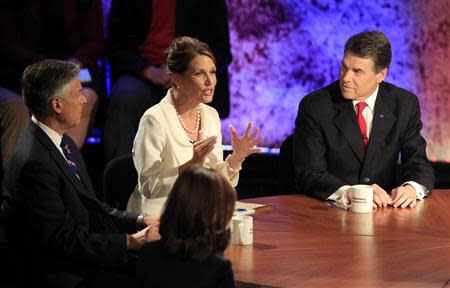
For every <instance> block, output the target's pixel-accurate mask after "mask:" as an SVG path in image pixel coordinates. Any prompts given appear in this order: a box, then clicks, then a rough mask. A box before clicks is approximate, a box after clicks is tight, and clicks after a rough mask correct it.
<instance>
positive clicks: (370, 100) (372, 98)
mask: <svg viewBox="0 0 450 288" xmlns="http://www.w3.org/2000/svg"><path fill="white" fill-rule="evenodd" d="M379 88H380V85H377V88H376V89H375V91H374V92H373V93H372V94H371V95H370V96H369V98H367V99H366V100H363V101H364V102H366V103H367V107H369V108H370V110H371V111H374V108H375V101H376V100H377V95H378V89H379ZM359 102H362V101H361V100H353V107H356V104H358V103H359ZM355 109H356V108H355Z"/></svg>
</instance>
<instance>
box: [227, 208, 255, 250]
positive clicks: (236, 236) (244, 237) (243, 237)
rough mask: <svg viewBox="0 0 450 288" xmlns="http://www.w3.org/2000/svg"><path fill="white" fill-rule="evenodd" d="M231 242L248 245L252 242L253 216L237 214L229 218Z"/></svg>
mask: <svg viewBox="0 0 450 288" xmlns="http://www.w3.org/2000/svg"><path fill="white" fill-rule="evenodd" d="M231 228H232V229H231V231H232V233H231V243H233V244H239V245H250V244H252V243H253V217H252V216H247V215H239V216H234V217H233V218H231Z"/></svg>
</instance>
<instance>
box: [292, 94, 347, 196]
mask: <svg viewBox="0 0 450 288" xmlns="http://www.w3.org/2000/svg"><path fill="white" fill-rule="evenodd" d="M317 112H318V111H315V110H314V108H313V107H312V105H310V104H309V103H308V102H307V97H305V98H304V99H303V100H302V101H301V103H300V106H299V110H298V115H297V119H296V122H295V130H294V147H293V164H294V172H295V183H296V187H297V192H299V193H304V194H309V195H311V196H313V197H316V198H319V199H322V200H326V199H327V198H328V197H329V196H330V195H331V194H333V193H334V192H335V191H336V190H337V189H339V187H341V186H344V185H346V184H348V183H345V182H344V181H343V180H341V179H339V178H337V177H336V176H335V175H333V174H330V173H329V172H328V171H327V161H326V153H327V151H326V143H325V140H324V137H323V135H322V131H321V127H320V123H319V119H318V116H317V115H318V114H319V113H317Z"/></svg>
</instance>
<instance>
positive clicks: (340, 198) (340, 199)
mask: <svg viewBox="0 0 450 288" xmlns="http://www.w3.org/2000/svg"><path fill="white" fill-rule="evenodd" d="M351 187H352V186H350V185H344V186H341V187H340V188H339V189H338V190H336V192H334V193H333V194H331V195H330V196H329V197H328V199H327V200H331V201H334V202H335V203H336V205H338V206H341V207H348V205H349V204H350V201H349V199H347V197H346V192H347V190H348V189H350V188H351Z"/></svg>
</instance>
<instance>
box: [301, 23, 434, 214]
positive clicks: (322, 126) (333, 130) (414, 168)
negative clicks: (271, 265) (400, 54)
mask: <svg viewBox="0 0 450 288" xmlns="http://www.w3.org/2000/svg"><path fill="white" fill-rule="evenodd" d="M390 61H391V44H390V42H389V40H388V39H387V38H386V36H385V35H384V34H383V33H382V32H378V31H371V32H363V33H359V34H356V35H354V36H352V37H351V38H350V39H349V40H348V41H347V43H346V44H345V51H344V58H343V60H342V64H341V69H340V79H339V81H336V82H334V83H332V84H331V85H329V86H327V87H324V88H322V89H320V90H318V91H315V92H313V93H311V94H309V95H307V96H306V97H304V98H303V99H302V101H301V103H300V106H299V111H298V116H297V119H296V125H295V133H294V151H293V153H294V156H293V158H294V159H293V160H294V167H295V174H296V182H297V189H298V191H299V192H301V193H306V194H310V195H312V196H314V197H317V198H319V199H322V200H327V199H328V200H334V201H336V202H337V203H338V204H340V205H344V206H345V205H346V203H347V201H348V198H349V197H350V191H349V188H350V185H354V184H372V186H373V188H374V200H373V201H374V203H373V206H374V207H385V206H387V205H392V206H394V207H401V208H405V207H408V206H409V207H414V206H415V205H416V200H418V199H423V198H424V197H425V196H426V195H427V193H428V192H429V191H431V189H432V188H433V185H434V172H433V169H432V167H431V165H430V163H429V161H428V159H427V156H426V152H425V147H426V142H425V139H424V138H423V137H422V136H421V134H420V130H421V128H422V123H421V120H420V108H419V102H418V99H417V97H416V96H415V95H414V94H412V93H410V92H408V91H406V90H404V89H402V88H399V87H396V86H394V85H392V84H389V83H385V82H383V80H384V78H385V77H386V74H387V71H388V68H389V64H390ZM360 102H361V104H359V103H360ZM399 160H400V163H401V164H400V165H398V161H399ZM397 167H400V173H396V172H397V171H396V170H397ZM396 176H397V177H396ZM391 189H392V191H390V190H391ZM388 192H389V193H388Z"/></svg>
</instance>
